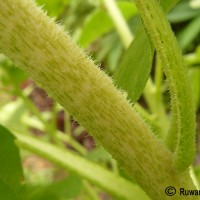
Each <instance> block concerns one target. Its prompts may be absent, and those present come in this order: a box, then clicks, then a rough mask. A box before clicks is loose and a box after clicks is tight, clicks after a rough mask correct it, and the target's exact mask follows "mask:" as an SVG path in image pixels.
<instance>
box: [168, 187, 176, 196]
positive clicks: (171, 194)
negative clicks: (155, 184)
mask: <svg viewBox="0 0 200 200" xmlns="http://www.w3.org/2000/svg"><path fill="white" fill-rule="evenodd" d="M165 193H166V195H168V196H173V195H175V194H176V188H175V187H172V186H169V187H167V188H166V189H165Z"/></svg>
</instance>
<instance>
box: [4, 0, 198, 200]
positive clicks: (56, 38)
mask: <svg viewBox="0 0 200 200" xmlns="http://www.w3.org/2000/svg"><path fill="white" fill-rule="evenodd" d="M0 7H1V10H0V51H2V52H3V53H4V54H6V55H7V56H8V57H9V58H11V59H12V60H13V61H14V62H15V63H16V64H17V65H18V66H20V68H21V69H23V70H24V71H26V72H27V73H28V74H29V75H31V77H32V78H33V79H34V80H35V81H36V82H37V83H38V84H39V85H41V86H42V87H43V88H44V89H45V90H46V91H47V93H48V94H49V95H51V96H53V97H54V99H55V100H56V101H58V102H59V103H60V104H61V105H62V106H63V107H64V108H65V109H66V110H68V111H69V113H71V114H72V115H73V116H74V117H75V118H76V119H77V121H79V122H80V124H81V125H82V126H83V127H85V128H86V129H87V130H88V131H89V132H90V133H91V134H92V135H93V136H94V137H95V139H96V140H97V142H99V143H100V144H102V145H103V146H104V148H105V149H106V150H107V151H108V152H110V153H111V154H112V156H113V157H114V158H115V159H116V160H118V162H119V164H120V165H121V166H122V167H123V168H124V169H125V170H126V171H127V172H128V173H129V174H130V175H131V176H132V177H133V178H134V179H135V180H136V181H137V182H138V183H139V184H140V186H141V187H142V188H143V189H144V190H145V191H146V192H147V194H148V195H149V196H150V197H152V199H154V200H160V199H163V200H165V199H168V196H166V194H165V188H166V187H167V186H169V185H173V186H174V187H176V188H180V187H185V188H191V189H192V188H195V186H194V184H193V182H192V180H191V178H190V176H189V172H188V170H186V171H185V172H183V173H181V174H177V173H176V172H175V170H174V169H173V166H172V161H173V154H172V152H171V151H169V150H168V149H167V148H166V147H165V145H163V144H162V143H161V141H160V140H158V139H157V137H156V136H155V135H154V134H153V133H152V131H151V130H150V128H149V127H148V126H147V125H146V123H144V122H143V121H142V119H141V118H140V117H139V115H138V114H137V113H136V112H135V111H134V110H133V108H132V106H131V105H130V104H129V102H128V101H127V100H126V96H125V95H124V94H122V93H121V92H120V91H119V90H117V89H116V88H115V86H114V84H113V82H112V80H111V78H110V77H108V76H107V75H106V74H105V73H104V72H102V71H101V70H100V69H99V68H98V67H96V66H95V64H94V62H93V61H91V60H90V59H88V58H87V57H86V55H85V54H84V52H83V51H82V50H81V49H80V48H79V47H78V46H77V45H76V44H74V42H73V41H72V39H71V38H70V37H69V35H68V34H66V33H65V32H64V31H63V29H62V28H61V27H60V26H58V25H56V24H55V23H54V22H53V20H51V19H50V18H49V17H47V16H46V15H45V13H44V12H43V11H42V10H40V9H39V8H38V7H37V6H36V5H35V3H34V2H33V1H29V0H4V1H0ZM170 45H171V44H170ZM130 192H131V191H130ZM195 198H196V197H192V199H195ZM171 199H179V195H175V196H174V197H172V198H171ZM188 199H191V198H190V197H189V198H188ZM196 199H197V198H196Z"/></svg>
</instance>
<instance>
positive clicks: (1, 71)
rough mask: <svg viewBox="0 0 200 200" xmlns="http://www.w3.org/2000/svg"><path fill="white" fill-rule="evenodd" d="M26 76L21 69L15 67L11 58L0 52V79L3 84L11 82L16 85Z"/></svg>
mask: <svg viewBox="0 0 200 200" xmlns="http://www.w3.org/2000/svg"><path fill="white" fill-rule="evenodd" d="M26 78H27V76H26V75H25V73H24V72H23V71H22V70H20V69H18V68H16V66H15V65H14V64H13V62H12V61H11V60H9V59H8V58H6V57H5V56H4V55H3V54H0V81H1V82H2V83H3V85H5V86H7V85H9V84H13V85H15V86H18V85H20V84H21V83H22V82H23V81H24V80H26Z"/></svg>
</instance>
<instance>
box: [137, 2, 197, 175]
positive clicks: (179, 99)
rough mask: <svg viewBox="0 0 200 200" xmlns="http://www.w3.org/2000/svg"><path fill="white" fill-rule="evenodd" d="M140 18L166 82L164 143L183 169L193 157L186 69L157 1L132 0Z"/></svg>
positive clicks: (192, 113)
mask: <svg viewBox="0 0 200 200" xmlns="http://www.w3.org/2000/svg"><path fill="white" fill-rule="evenodd" d="M135 3H136V6H137V7H138V9H139V12H140V14H141V17H142V20H143V22H144V25H145V27H146V29H147V30H148V32H149V35H150V37H151V38H152V41H153V43H154V46H155V47H156V49H157V52H158V55H159V57H160V59H161V62H162V64H163V68H164V71H165V74H166V76H167V78H168V82H169V85H170V93H171V98H172V102H171V105H172V125H171V129H170V132H169V134H168V138H169V139H168V146H169V148H170V149H171V150H172V151H175V153H174V167H175V169H176V170H177V171H183V170H185V169H186V168H188V166H189V165H190V164H191V163H192V162H193V159H194V156H195V142H194V141H195V140H194V137H195V115H194V103H193V95H192V92H191V85H190V84H189V78H188V72H187V70H186V67H185V65H184V61H183V58H182V55H181V53H180V49H179V47H178V44H177V41H176V38H175V36H174V35H173V33H172V31H171V28H170V25H169V23H168V21H167V19H166V17H165V14H164V12H163V11H162V10H161V8H160V6H159V4H158V2H157V0H143V1H141V0H135Z"/></svg>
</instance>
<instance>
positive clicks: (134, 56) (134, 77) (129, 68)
mask: <svg viewBox="0 0 200 200" xmlns="http://www.w3.org/2000/svg"><path fill="white" fill-rule="evenodd" d="M153 54H154V49H153V47H152V45H151V44H150V42H149V39H148V37H147V35H146V34H145V31H144V29H143V28H142V26H141V27H140V29H139V31H138V33H137V35H136V38H135V39H134V41H133V42H132V44H131V45H130V47H129V48H128V49H127V50H126V52H125V54H124V56H123V57H122V61H121V63H120V64H119V67H118V68H117V70H116V72H115V74H114V79H115V80H116V83H117V85H118V86H119V87H120V88H122V89H123V90H125V91H126V92H127V93H128V97H129V99H131V101H132V102H133V103H134V102H136V101H137V100H138V98H139V97H140V95H141V94H142V92H143V89H144V87H145V84H146V82H147V80H148V77H149V74H150V71H151V66H152V60H153Z"/></svg>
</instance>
